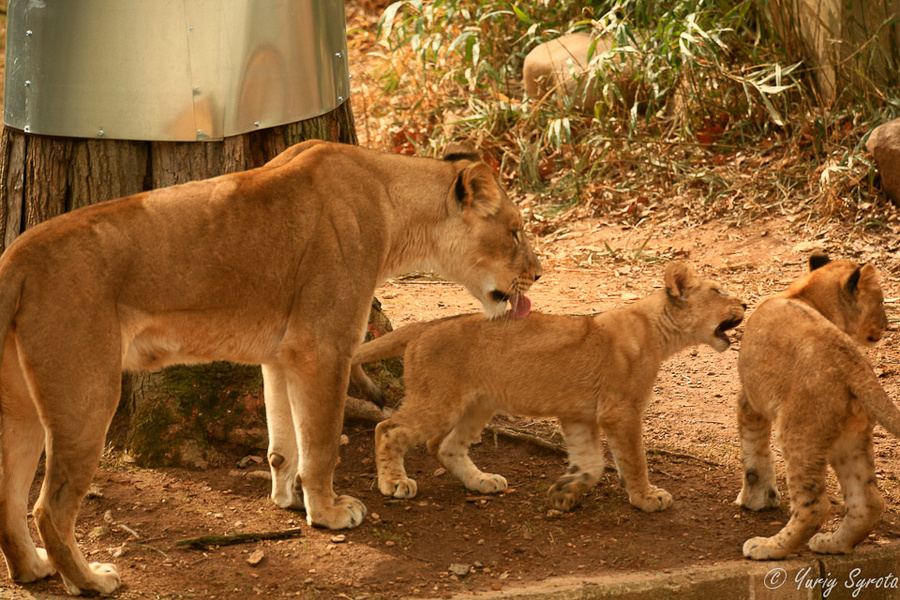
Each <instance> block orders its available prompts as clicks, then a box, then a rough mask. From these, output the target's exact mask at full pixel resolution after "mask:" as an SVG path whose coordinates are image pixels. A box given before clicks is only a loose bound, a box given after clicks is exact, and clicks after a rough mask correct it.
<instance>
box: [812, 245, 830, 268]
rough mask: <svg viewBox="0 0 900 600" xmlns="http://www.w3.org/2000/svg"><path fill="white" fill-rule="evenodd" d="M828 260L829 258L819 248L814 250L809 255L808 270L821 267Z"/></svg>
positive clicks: (828, 261)
mask: <svg viewBox="0 0 900 600" xmlns="http://www.w3.org/2000/svg"><path fill="white" fill-rule="evenodd" d="M830 262H831V259H830V258H828V255H827V254H825V253H824V252H822V251H821V250H814V251H813V253H812V254H810V255H809V270H810V271H815V270H816V269H818V268H819V267H823V266H825V265H827V264H828V263H830Z"/></svg>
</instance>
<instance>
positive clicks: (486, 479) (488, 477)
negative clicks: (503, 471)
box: [466, 473, 509, 494]
mask: <svg viewBox="0 0 900 600" xmlns="http://www.w3.org/2000/svg"><path fill="white" fill-rule="evenodd" d="M469 483H470V484H471V485H466V487H467V488H469V489H470V490H472V491H473V492H478V493H481V494H496V493H497V492H502V491H504V490H505V489H506V488H508V487H509V484H507V483H506V477H503V476H502V475H495V474H492V473H482V474H481V476H480V477H478V478H477V479H476V480H475V481H471V482H469Z"/></svg>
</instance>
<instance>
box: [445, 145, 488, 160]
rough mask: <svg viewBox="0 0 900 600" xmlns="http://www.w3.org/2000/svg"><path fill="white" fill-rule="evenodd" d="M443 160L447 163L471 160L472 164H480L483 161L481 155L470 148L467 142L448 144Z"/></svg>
mask: <svg viewBox="0 0 900 600" xmlns="http://www.w3.org/2000/svg"><path fill="white" fill-rule="evenodd" d="M443 159H444V160H446V161H447V162H454V161H457V160H471V161H472V162H478V161H479V160H481V154H480V153H479V152H478V150H476V149H475V148H474V147H473V146H470V145H469V144H467V143H465V142H450V143H449V144H447V147H446V148H444V156H443Z"/></svg>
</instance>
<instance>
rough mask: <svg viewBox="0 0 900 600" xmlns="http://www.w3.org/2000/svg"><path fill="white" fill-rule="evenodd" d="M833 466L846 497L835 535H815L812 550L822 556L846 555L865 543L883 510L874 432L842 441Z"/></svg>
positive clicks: (865, 432) (842, 439)
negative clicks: (861, 543) (841, 518)
mask: <svg viewBox="0 0 900 600" xmlns="http://www.w3.org/2000/svg"><path fill="white" fill-rule="evenodd" d="M830 462H831V466H832V468H834V472H835V473H836V474H837V477H838V481H840V484H841V492H842V493H843V496H844V519H843V521H842V522H841V525H840V526H839V527H838V529H837V531H835V532H834V533H828V532H823V533H817V534H816V535H814V536H813V537H812V539H810V540H809V548H810V550H812V551H813V552H818V553H819V554H847V553H849V552H851V551H852V550H853V548H854V547H856V545H857V544H858V543H860V542H861V541H863V540H864V539H866V536H868V535H869V532H870V531H871V530H872V527H874V526H875V523H876V522H877V521H878V519H879V518H880V517H881V513H882V511H883V510H884V499H882V497H881V494H879V493H878V487H877V486H876V485H875V458H874V455H873V448H872V432H871V430H866V431H863V432H858V433H854V434H850V435H846V436H843V437H842V438H841V439H839V440H838V442H837V443H836V444H835V447H834V449H833V450H832V452H831V460H830Z"/></svg>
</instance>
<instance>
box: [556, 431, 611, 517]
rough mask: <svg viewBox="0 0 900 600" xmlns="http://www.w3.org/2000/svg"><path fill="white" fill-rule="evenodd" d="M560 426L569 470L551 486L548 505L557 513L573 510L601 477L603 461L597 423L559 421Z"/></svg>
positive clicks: (604, 466)
mask: <svg viewBox="0 0 900 600" xmlns="http://www.w3.org/2000/svg"><path fill="white" fill-rule="evenodd" d="M560 425H561V426H562V430H563V433H564V434H565V436H566V444H567V445H568V447H569V469H568V470H567V471H566V474H565V475H563V476H562V477H560V478H559V479H557V480H556V482H555V483H554V484H553V485H552V486H550V490H549V495H550V505H551V506H552V507H553V508H555V509H557V510H572V508H574V507H575V506H577V505H578V503H579V502H580V501H581V497H582V496H583V495H584V493H585V492H587V491H588V490H589V489H591V488H592V487H594V485H595V484H596V483H597V482H598V481H599V480H600V478H601V477H602V476H603V471H604V469H605V468H606V460H605V459H604V457H603V449H602V447H601V441H602V435H601V433H602V431H601V429H600V426H599V425H597V424H596V423H582V422H574V421H560Z"/></svg>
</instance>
